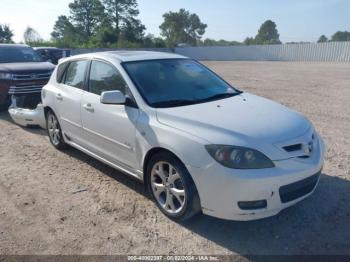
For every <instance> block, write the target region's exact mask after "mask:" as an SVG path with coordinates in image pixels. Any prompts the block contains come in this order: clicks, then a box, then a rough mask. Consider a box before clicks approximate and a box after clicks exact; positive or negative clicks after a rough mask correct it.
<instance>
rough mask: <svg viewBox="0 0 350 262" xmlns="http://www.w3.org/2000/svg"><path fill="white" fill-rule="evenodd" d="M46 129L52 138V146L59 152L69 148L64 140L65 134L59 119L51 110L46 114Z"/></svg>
mask: <svg viewBox="0 0 350 262" xmlns="http://www.w3.org/2000/svg"><path fill="white" fill-rule="evenodd" d="M46 129H47V133H48V135H49V138H50V142H51V144H52V145H53V146H54V147H55V148H56V149H58V150H63V149H66V148H67V144H66V142H64V139H63V133H62V129H61V126H60V123H59V122H58V119H57V117H56V115H55V114H54V112H52V111H51V110H50V111H49V112H47V114H46Z"/></svg>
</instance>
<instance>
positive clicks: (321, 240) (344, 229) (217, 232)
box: [0, 112, 350, 260]
mask: <svg viewBox="0 0 350 262" xmlns="http://www.w3.org/2000/svg"><path fill="white" fill-rule="evenodd" d="M0 119H3V120H5V121H9V122H11V123H13V121H12V120H11V118H10V116H9V115H8V114H6V113H3V112H1V113H0ZM24 130H26V131H27V132H31V133H34V134H40V135H46V131H45V130H42V129H39V128H38V129H28V128H25V129H24ZM64 153H65V154H67V155H69V156H70V157H73V158H75V159H77V160H79V161H82V162H85V163H87V164H89V165H90V166H91V167H92V168H94V169H96V170H98V171H100V172H101V173H103V174H105V175H106V176H108V177H110V178H112V179H114V180H116V181H117V182H119V183H121V184H123V185H125V186H127V187H129V188H130V189H132V190H134V191H135V192H136V193H138V194H141V195H143V196H144V197H147V198H148V199H150V198H151V197H150V195H149V194H148V192H147V190H146V189H145V187H144V185H143V184H142V183H141V182H140V181H138V180H136V179H133V178H132V177H130V176H127V175H125V174H123V173H121V172H119V171H117V170H115V169H113V168H111V167H109V166H107V165H105V164H103V163H102V162H100V161H98V160H95V159H94V158H92V157H90V156H88V155H86V154H84V153H82V152H80V151H78V150H76V149H73V148H69V149H67V150H65V151H64ZM213 190H214V189H213ZM218 194H220V190H218ZM349 203H350V181H349V180H347V179H345V177H344V178H340V177H333V176H330V175H328V174H325V173H324V174H322V177H321V180H320V183H319V186H318V188H317V190H316V192H315V193H314V194H313V195H312V196H311V197H310V198H308V199H306V200H304V201H303V202H301V203H299V204H297V205H296V206H294V207H291V208H289V209H287V210H284V211H282V212H281V213H280V214H279V215H277V216H275V217H272V218H268V219H263V220H258V221H250V222H235V221H225V220H220V219H216V218H212V217H208V216H205V215H198V216H196V217H194V218H193V219H191V220H190V221H188V222H184V223H179V224H180V225H181V226H183V227H185V228H187V229H188V230H190V231H192V232H193V233H195V234H197V235H199V236H201V237H203V238H205V239H207V240H209V241H211V242H214V243H216V244H217V245H219V246H221V247H223V248H225V249H227V250H230V251H232V252H234V253H237V254H239V255H242V256H246V257H248V258H249V259H250V260H254V258H252V257H250V256H251V255H310V254H317V255H324V254H326V255H332V254H335V255H342V254H343V255H350V242H349V241H348V237H349V236H350V204H349ZM232 204H234V203H232ZM227 208H229V207H227ZM255 260H258V259H255Z"/></svg>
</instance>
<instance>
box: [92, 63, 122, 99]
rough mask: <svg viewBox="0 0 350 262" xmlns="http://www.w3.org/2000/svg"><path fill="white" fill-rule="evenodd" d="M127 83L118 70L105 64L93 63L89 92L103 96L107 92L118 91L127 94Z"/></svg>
mask: <svg viewBox="0 0 350 262" xmlns="http://www.w3.org/2000/svg"><path fill="white" fill-rule="evenodd" d="M125 89H126V83H125V81H124V79H123V77H122V76H121V75H120V73H119V72H118V70H117V69H116V68H115V67H113V66H112V65H109V64H107V63H104V62H100V61H92V64H91V70H90V83H89V91H90V92H91V93H94V94H96V95H101V93H102V92H105V91H114V90H118V91H121V92H122V93H123V94H125Z"/></svg>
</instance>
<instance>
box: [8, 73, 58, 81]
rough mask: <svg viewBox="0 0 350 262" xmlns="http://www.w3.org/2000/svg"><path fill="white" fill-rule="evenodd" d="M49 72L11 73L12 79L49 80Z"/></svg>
mask: <svg viewBox="0 0 350 262" xmlns="http://www.w3.org/2000/svg"><path fill="white" fill-rule="evenodd" d="M50 77H51V72H47V73H38V74H35V73H33V74H16V75H13V80H21V81H23V80H27V81H38V80H49V78H50Z"/></svg>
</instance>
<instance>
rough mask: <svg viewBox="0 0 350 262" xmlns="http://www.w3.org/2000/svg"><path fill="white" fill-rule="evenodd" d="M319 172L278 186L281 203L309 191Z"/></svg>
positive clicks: (313, 186) (314, 184) (312, 187)
mask: <svg viewBox="0 0 350 262" xmlns="http://www.w3.org/2000/svg"><path fill="white" fill-rule="evenodd" d="M320 175H321V172H319V173H317V174H316V175H314V176H311V177H309V178H306V179H304V180H301V181H298V182H296V183H293V184H290V185H286V186H283V187H281V188H280V190H279V193H280V198H281V202H282V203H288V202H291V201H294V200H296V199H298V198H301V197H303V196H306V195H307V194H309V193H311V192H312V191H313V190H314V189H315V187H316V185H317V182H318V179H319V177H320Z"/></svg>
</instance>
